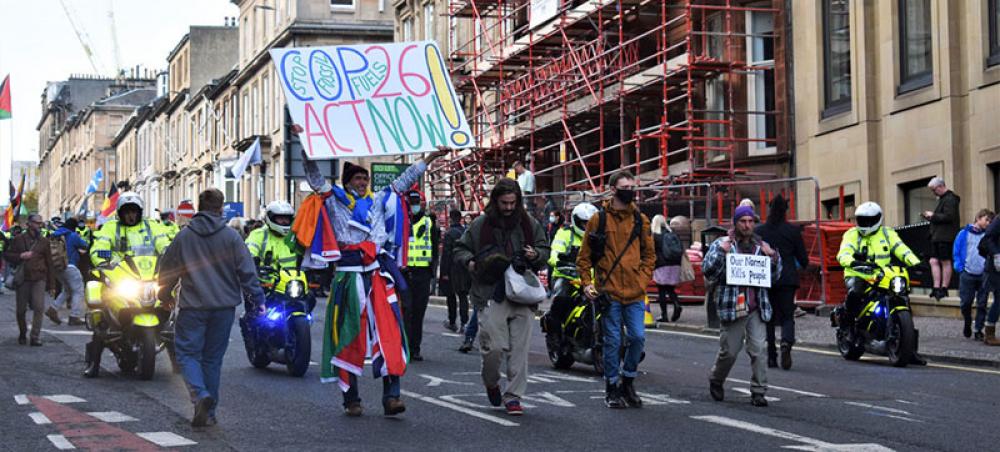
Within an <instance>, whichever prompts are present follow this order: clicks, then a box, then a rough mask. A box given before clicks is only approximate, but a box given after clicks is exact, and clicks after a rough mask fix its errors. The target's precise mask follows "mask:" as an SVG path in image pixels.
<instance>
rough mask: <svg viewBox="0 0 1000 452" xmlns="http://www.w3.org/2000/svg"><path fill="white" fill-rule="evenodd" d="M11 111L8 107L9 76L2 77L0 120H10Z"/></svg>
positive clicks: (0, 84) (0, 86) (0, 85)
mask: <svg viewBox="0 0 1000 452" xmlns="http://www.w3.org/2000/svg"><path fill="white" fill-rule="evenodd" d="M11 114H12V110H11V107H10V75H8V76H7V77H4V79H3V83H0V119H10V118H11Z"/></svg>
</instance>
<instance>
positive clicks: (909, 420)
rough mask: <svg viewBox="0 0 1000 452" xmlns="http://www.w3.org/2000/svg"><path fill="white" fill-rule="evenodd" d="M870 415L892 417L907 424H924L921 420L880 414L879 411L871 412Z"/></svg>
mask: <svg viewBox="0 0 1000 452" xmlns="http://www.w3.org/2000/svg"><path fill="white" fill-rule="evenodd" d="M868 414H871V415H872V416H879V417H891V418H893V419H898V420H901V421H906V422H916V423H918V424H923V423H924V421H921V420H920V419H914V418H912V417H906V416H896V415H895V414H888V413H880V412H878V411H869V412H868Z"/></svg>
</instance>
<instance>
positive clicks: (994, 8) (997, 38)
mask: <svg viewBox="0 0 1000 452" xmlns="http://www.w3.org/2000/svg"><path fill="white" fill-rule="evenodd" d="M987 3H988V6H989V12H988V13H989V26H990V32H989V39H990V56H989V58H987V60H986V65H987V66H996V65H1000V0H989V1H988V2H987Z"/></svg>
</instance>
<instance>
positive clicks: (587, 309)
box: [539, 253, 604, 375]
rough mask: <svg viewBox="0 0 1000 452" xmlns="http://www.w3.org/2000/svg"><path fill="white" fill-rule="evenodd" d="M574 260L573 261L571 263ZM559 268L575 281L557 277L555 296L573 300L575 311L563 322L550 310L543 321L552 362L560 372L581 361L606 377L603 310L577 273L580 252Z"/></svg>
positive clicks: (570, 312)
mask: <svg viewBox="0 0 1000 452" xmlns="http://www.w3.org/2000/svg"><path fill="white" fill-rule="evenodd" d="M570 259H571V260H570ZM557 269H558V270H559V271H560V272H561V273H562V274H563V275H566V276H568V277H570V278H572V279H567V278H557V279H556V281H555V283H554V285H553V289H552V293H553V299H554V298H555V297H569V298H571V299H572V304H571V306H572V308H570V311H569V314H568V315H567V316H566V320H564V321H562V322H559V321H558V320H556V316H555V315H554V314H553V312H552V310H551V309H550V310H549V311H547V312H546V313H545V314H543V315H542V317H541V320H540V321H539V322H540V323H541V326H542V332H543V333H545V348H546V350H547V352H548V356H549V361H550V362H552V366H553V367H555V368H556V369H569V368H570V367H572V366H573V364H574V363H576V362H579V363H583V364H589V365H591V366H594V370H595V371H596V372H597V373H598V374H602V375H603V374H604V360H603V359H602V356H603V346H604V343H603V339H604V331H603V330H602V328H601V324H602V322H601V315H602V310H601V309H600V307H599V306H597V303H596V302H595V301H592V300H588V299H587V298H586V297H584V296H583V287H582V286H581V282H580V276H579V273H578V272H577V270H576V253H572V254H571V255H568V256H567V259H560V261H559V265H558V266H557Z"/></svg>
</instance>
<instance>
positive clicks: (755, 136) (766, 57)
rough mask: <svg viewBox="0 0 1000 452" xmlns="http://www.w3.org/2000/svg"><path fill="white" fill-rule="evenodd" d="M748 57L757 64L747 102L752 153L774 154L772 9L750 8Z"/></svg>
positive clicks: (751, 62)
mask: <svg viewBox="0 0 1000 452" xmlns="http://www.w3.org/2000/svg"><path fill="white" fill-rule="evenodd" d="M747 28H749V29H750V36H748V37H747V41H748V42H747V44H748V46H747V47H748V48H747V57H748V59H749V62H750V65H751V66H753V67H755V68H757V69H755V70H753V71H751V72H750V75H749V76H748V77H747V78H748V85H749V86H748V87H747V88H748V90H749V91H748V93H747V104H748V105H749V107H750V108H749V110H750V113H749V114H748V118H747V124H748V126H749V132H750V133H749V135H750V138H751V139H752V140H757V141H750V142H749V148H750V155H751V156H755V155H764V154H773V153H774V148H775V141H774V140H775V139H776V138H777V136H778V133H777V122H776V118H775V115H774V110H775V103H774V14H773V13H770V12H759V11H749V12H747Z"/></svg>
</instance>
